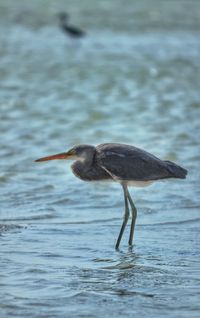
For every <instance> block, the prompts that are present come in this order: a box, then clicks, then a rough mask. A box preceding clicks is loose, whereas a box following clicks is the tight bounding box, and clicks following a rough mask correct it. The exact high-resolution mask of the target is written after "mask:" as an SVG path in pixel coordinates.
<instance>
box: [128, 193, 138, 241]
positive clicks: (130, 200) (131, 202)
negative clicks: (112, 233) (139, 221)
mask: <svg viewBox="0 0 200 318" xmlns="http://www.w3.org/2000/svg"><path fill="white" fill-rule="evenodd" d="M127 197H128V200H129V203H130V206H131V214H132V220H131V229H130V235H129V241H128V244H129V245H130V246H131V245H132V244H133V234H134V228H135V221H136V218H137V209H136V207H135V204H134V203H133V200H132V199H131V196H130V193H129V192H128V189H127Z"/></svg>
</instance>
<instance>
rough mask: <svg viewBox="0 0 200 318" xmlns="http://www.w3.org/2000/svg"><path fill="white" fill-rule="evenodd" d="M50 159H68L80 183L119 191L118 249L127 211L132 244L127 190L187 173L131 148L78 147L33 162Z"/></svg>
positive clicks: (134, 214)
mask: <svg viewBox="0 0 200 318" xmlns="http://www.w3.org/2000/svg"><path fill="white" fill-rule="evenodd" d="M54 159H72V160H75V162H74V163H73V164H72V165H71V168H72V171H73V173H74V175H75V176H76V177H78V178H80V179H81V180H84V181H102V180H112V181H116V182H119V183H120V184H121V186H122V188H123V194H124V204H125V213H124V218H123V223H122V226H121V229H120V232H119V236H118V239H117V242H116V245H115V248H116V249H118V248H119V245H120V241H121V238H122V236H123V233H124V229H125V227H126V224H127V222H128V218H129V215H130V209H131V215H132V220H131V227H130V235H129V241H128V243H129V245H130V246H132V244H133V235H134V228H135V221H136V217H137V210H136V207H135V205H134V203H133V200H132V199H131V196H130V193H129V191H128V186H139V187H140V186H148V185H150V184H151V183H153V182H155V181H158V180H163V179H168V178H179V179H185V177H186V175H187V170H186V169H184V168H182V167H180V166H179V165H177V164H175V163H174V162H171V161H168V160H161V159H159V158H157V157H156V156H154V155H152V154H151V153H149V152H147V151H145V150H142V149H139V148H137V147H134V146H130V145H125V144H119V143H105V144H100V145H98V146H96V147H94V146H91V145H78V146H75V147H73V148H71V149H70V150H68V151H67V152H63V153H59V154H56V155H52V156H48V157H43V158H40V159H37V160H35V161H36V162H41V161H48V160H54Z"/></svg>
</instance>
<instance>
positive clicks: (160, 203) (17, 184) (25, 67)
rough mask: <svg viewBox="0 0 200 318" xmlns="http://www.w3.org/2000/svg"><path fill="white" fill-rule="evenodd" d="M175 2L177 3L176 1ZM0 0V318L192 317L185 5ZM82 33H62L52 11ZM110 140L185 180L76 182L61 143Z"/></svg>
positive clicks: (195, 256)
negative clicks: (165, 163) (53, 157)
mask: <svg viewBox="0 0 200 318" xmlns="http://www.w3.org/2000/svg"><path fill="white" fill-rule="evenodd" d="M188 3H190V5H189V6H188ZM181 4H182V6H180V1H167V2H164V3H162V4H161V2H160V1H156V0H154V1H148V2H147V1H138V2H136V3H135V1H128V2H127V4H126V6H122V5H121V1H112V2H111V1H110V2H108V1H91V0H87V1H83V2H81V3H79V2H78V1H68V4H67V5H66V2H65V1H57V2H56V3H55V2H54V1H48V2H47V1H44V2H41V1H34V2H30V3H27V1H24V0H23V1H22V0H21V1H17V2H15V1H11V0H10V1H5V0H1V1H0V7H1V10H0V12H1V13H0V15H1V30H2V32H1V34H0V43H1V46H0V58H1V62H0V78H1V84H0V87H1V89H0V117H1V124H0V133H1V139H0V155H1V161H0V165H1V173H0V187H1V198H0V234H1V236H0V239H1V245H0V258H1V262H0V308H1V317H3V318H4V317H5V318H7V317H30V318H31V317H65V316H70V317H102V316H104V317H110V316H111V315H114V316H115V317H122V316H125V317H133V314H135V315H136V316H138V315H141V316H142V317H159V318H160V317H198V316H199V310H200V308H199V293H200V290H199V261H200V252H199V243H200V237H199V226H200V215H199V208H200V201H199V196H200V190H199V189H200V182H199V159H200V147H199V140H200V134H199V131H200V121H199V118H200V91H199V84H200V76H199V74H200V73H199V66H200V59H199V52H200V36H199V27H200V25H199V12H200V3H199V2H197V1H193V0H190V1H181ZM62 10H65V11H69V12H71V15H72V17H73V18H72V22H73V23H74V24H77V25H79V26H82V27H83V28H84V29H86V30H87V32H88V36H87V37H86V38H85V39H83V40H81V41H75V42H74V41H72V40H69V39H68V38H67V37H66V36H65V35H64V34H63V33H61V31H60V30H59V29H58V27H57V20H56V19H57V18H56V13H57V12H59V11H62ZM103 142H124V143H129V144H134V145H136V146H139V147H142V148H145V149H146V150H148V151H150V152H152V153H154V154H155V155H157V156H159V157H161V158H165V159H169V160H173V161H175V162H177V163H180V164H181V165H183V166H184V167H185V168H187V169H188V170H189V175H188V178H187V179H186V180H174V181H166V182H160V183H157V184H154V185H152V186H151V187H149V188H145V189H141V190H137V189H131V193H132V196H133V198H134V200H135V204H136V206H137V208H138V219H137V225H136V232H135V244H134V246H133V249H132V250H130V249H128V247H127V241H128V234H129V233H128V228H127V231H126V234H125V236H124V238H123V240H122V244H121V249H120V251H119V252H116V251H115V250H114V245H115V240H116V238H117V235H118V232H119V228H120V225H121V222H122V215H123V209H124V207H123V195H122V190H121V188H120V186H119V185H117V184H98V183H95V184H90V183H84V182H81V181H80V180H78V179H76V178H75V177H74V176H73V175H72V173H71V171H70V165H69V163H66V162H49V163H46V164H40V165H39V164H35V163H33V160H34V159H36V158H38V157H41V156H43V155H48V154H53V153H57V152H62V151H64V150H66V149H68V148H70V147H71V146H73V145H74V144H78V143H91V144H94V145H96V144H99V143H103Z"/></svg>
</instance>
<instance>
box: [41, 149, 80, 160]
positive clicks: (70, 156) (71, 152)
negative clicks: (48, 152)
mask: <svg viewBox="0 0 200 318" xmlns="http://www.w3.org/2000/svg"><path fill="white" fill-rule="evenodd" d="M75 155H76V154H75V151H74V150H69V151H67V152H62V153H58V154H56V155H52V156H47V157H42V158H39V159H37V160H35V162H41V161H49V160H56V159H73V157H74V156H75Z"/></svg>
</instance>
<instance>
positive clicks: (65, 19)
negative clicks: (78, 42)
mask: <svg viewBox="0 0 200 318" xmlns="http://www.w3.org/2000/svg"><path fill="white" fill-rule="evenodd" d="M58 16H59V19H60V27H61V29H62V30H63V31H64V32H65V33H66V34H67V35H69V36H70V37H72V38H81V37H83V36H85V35H86V33H85V31H83V30H80V29H79V28H77V27H74V26H72V25H69V15H68V14H67V13H65V12H61V13H59V15H58Z"/></svg>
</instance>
